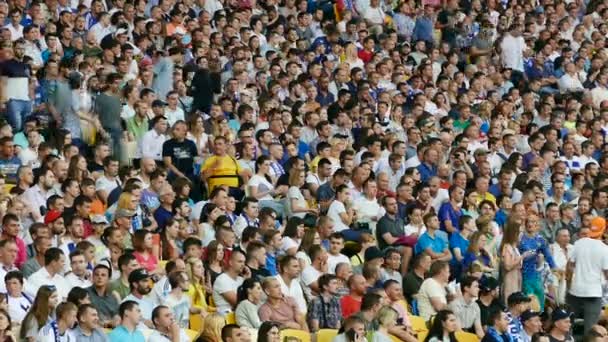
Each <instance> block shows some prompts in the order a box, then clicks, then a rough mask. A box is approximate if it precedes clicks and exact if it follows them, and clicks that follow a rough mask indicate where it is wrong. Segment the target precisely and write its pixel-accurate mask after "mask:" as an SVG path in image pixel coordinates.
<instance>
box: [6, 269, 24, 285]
mask: <svg viewBox="0 0 608 342" xmlns="http://www.w3.org/2000/svg"><path fill="white" fill-rule="evenodd" d="M11 279H17V280H18V281H19V283H21V285H23V273H21V271H10V272H8V273H7V274H6V275H5V276H4V283H6V282H8V281H9V280H11Z"/></svg>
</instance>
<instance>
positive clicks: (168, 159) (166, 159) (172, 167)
mask: <svg viewBox="0 0 608 342" xmlns="http://www.w3.org/2000/svg"><path fill="white" fill-rule="evenodd" d="M163 163H165V167H166V168H167V169H169V170H171V172H173V173H175V174H176V175H178V176H179V177H184V178H185V177H186V176H184V174H183V173H181V171H179V170H178V169H177V168H176V167H175V165H173V163H172V162H171V157H163Z"/></svg>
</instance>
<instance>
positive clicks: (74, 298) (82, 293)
mask: <svg viewBox="0 0 608 342" xmlns="http://www.w3.org/2000/svg"><path fill="white" fill-rule="evenodd" d="M88 295H89V292H88V291H87V290H86V289H83V288H82V287H79V286H76V287H73V288H72V289H71V290H70V292H69V293H68V298H67V301H68V302H70V303H74V304H76V305H77V306H80V305H81V301H82V300H83V299H85V298H87V296H88ZM79 317H80V315H79Z"/></svg>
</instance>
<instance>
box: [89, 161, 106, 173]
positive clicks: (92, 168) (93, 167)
mask: <svg viewBox="0 0 608 342" xmlns="http://www.w3.org/2000/svg"><path fill="white" fill-rule="evenodd" d="M87 170H89V172H91V173H93V172H103V165H101V164H97V163H96V162H94V161H90V162H88V163H87Z"/></svg>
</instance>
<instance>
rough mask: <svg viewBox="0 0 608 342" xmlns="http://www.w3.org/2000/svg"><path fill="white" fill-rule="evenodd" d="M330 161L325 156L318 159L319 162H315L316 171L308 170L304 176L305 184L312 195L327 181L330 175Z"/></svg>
mask: <svg viewBox="0 0 608 342" xmlns="http://www.w3.org/2000/svg"><path fill="white" fill-rule="evenodd" d="M331 171H332V167H331V162H330V161H329V159H327V158H321V159H319V163H318V164H317V172H316V173H313V172H310V173H309V174H308V176H306V184H307V185H308V188H309V189H310V191H311V193H312V194H313V196H316V195H317V189H318V188H319V187H320V186H321V185H323V184H325V183H327V181H329V179H330V177H331Z"/></svg>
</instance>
